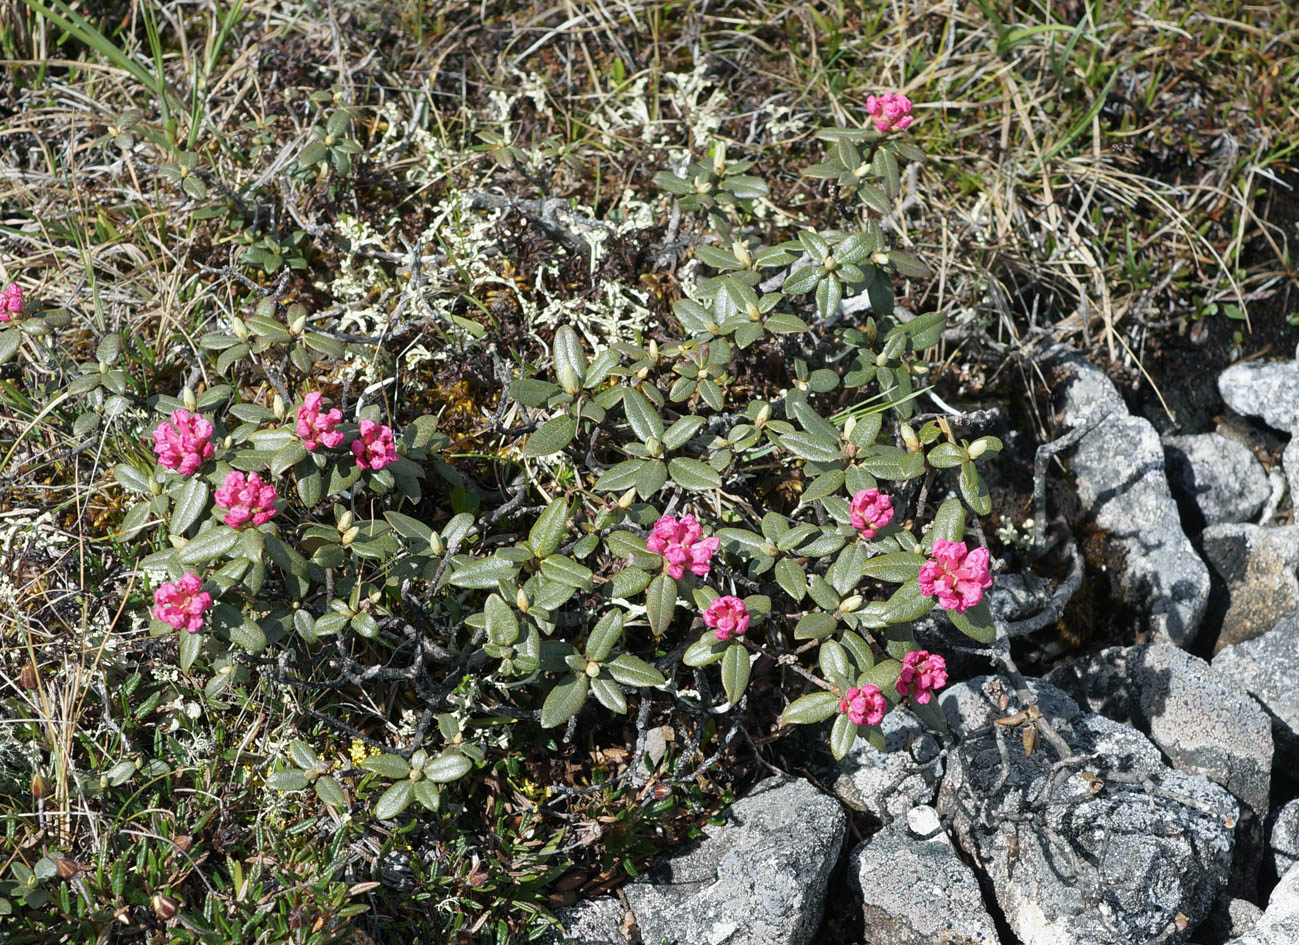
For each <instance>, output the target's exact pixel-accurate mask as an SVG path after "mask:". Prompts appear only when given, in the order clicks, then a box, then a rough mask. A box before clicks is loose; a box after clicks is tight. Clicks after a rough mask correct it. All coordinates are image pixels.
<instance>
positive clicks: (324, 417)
mask: <svg viewBox="0 0 1299 945" xmlns="http://www.w3.org/2000/svg"><path fill="white" fill-rule="evenodd" d="M320 401H321V396H320V394H319V392H312V393H310V394H308V395H307V396H306V397H305V398H303V401H302V406H301V407H299V408H298V436H300V437H302V445H303V446H305V447H306V448H307V449H308V450H314V449H315V448H316V447H317V446H320V445H321V444H322V443H323V444H324V445H325V446H326V447H328V448H329V449H333V448H334V447H335V446H337V445H338V444H339V443H342V442H343V434H342V431H340V430H335V429H334V427H335V425H337V424H339V423H342V422H343V411H341V410H339V409H338V408H337V407H335V408H333V409H332V410H330V411H329V413H324V414H322V413H321V412H320Z"/></svg>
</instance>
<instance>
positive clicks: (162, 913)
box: [150, 893, 180, 922]
mask: <svg viewBox="0 0 1299 945" xmlns="http://www.w3.org/2000/svg"><path fill="white" fill-rule="evenodd" d="M150 903H151V904H152V905H153V914H154V915H156V916H157V917H158V918H160V919H162V920H163V921H164V922H167V921H169V920H171V919H174V918H176V913H178V912H180V900H179V899H176V898H175V897H174V896H164V895H162V894H161V893H155V894H154V896H153V899H151V900H150Z"/></svg>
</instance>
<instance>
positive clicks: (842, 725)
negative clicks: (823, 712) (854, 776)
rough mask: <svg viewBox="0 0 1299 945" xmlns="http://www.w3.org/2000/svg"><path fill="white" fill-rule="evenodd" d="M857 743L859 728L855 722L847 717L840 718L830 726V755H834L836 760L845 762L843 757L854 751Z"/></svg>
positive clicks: (841, 716)
mask: <svg viewBox="0 0 1299 945" xmlns="http://www.w3.org/2000/svg"><path fill="white" fill-rule="evenodd" d="M855 741H857V726H856V725H855V724H854V723H853V720H852V719H850V718H848V716H846V715H840V716H838V717H837V718H836V719H835V720H834V724H833V725H831V726H830V754H832V755H834V760H835V761H841V760H843V757H844V756H845V755H847V754H848V752H850V751H852V745H853V742H855Z"/></svg>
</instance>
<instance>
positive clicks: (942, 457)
mask: <svg viewBox="0 0 1299 945" xmlns="http://www.w3.org/2000/svg"><path fill="white" fill-rule="evenodd" d="M965 460H966V455H965V450H964V449H962V448H961V447H959V446H957V445H956V444H955V443H939V444H938V445H937V446H935V447H934V448H933V449H931V450H930V451H929V465H930V466H933V467H934V468H935V469H951V468H952V467H953V466H959V465H961V463H963V462H965Z"/></svg>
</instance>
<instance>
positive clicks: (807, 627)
mask: <svg viewBox="0 0 1299 945" xmlns="http://www.w3.org/2000/svg"><path fill="white" fill-rule="evenodd" d="M838 625H839V621H838V620H837V619H835V616H834V614H827V613H825V612H823V611H813V612H812V613H810V614H808V615H807V616H806V617H804V618H803V619H802V620H800V621H799V622H798V623H797V624H796V625H795V626H794V639H795V640H820V639H822V638H824V637H828V636H829V635H830V634H832V633H834V629H835V627H837V626H838Z"/></svg>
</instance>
